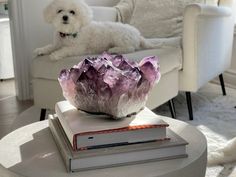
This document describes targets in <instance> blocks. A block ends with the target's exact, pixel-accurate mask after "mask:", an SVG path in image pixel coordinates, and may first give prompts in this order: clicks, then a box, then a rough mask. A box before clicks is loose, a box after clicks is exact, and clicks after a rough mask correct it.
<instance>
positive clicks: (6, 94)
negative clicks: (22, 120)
mask: <svg viewBox="0 0 236 177" xmlns="http://www.w3.org/2000/svg"><path fill="white" fill-rule="evenodd" d="M15 95H16V92H15V83H14V80H4V81H2V82H0V139H1V138H2V137H3V136H4V135H6V134H7V133H8V132H9V129H10V126H11V124H12V122H13V121H14V120H15V118H16V117H17V115H19V114H20V113H21V112H23V111H24V110H26V109H27V108H29V107H31V106H32V105H33V101H19V100H17V98H16V96H15Z"/></svg>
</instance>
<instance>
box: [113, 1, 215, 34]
mask: <svg viewBox="0 0 236 177" xmlns="http://www.w3.org/2000/svg"><path fill="white" fill-rule="evenodd" d="M208 1H209V2H208V3H210V4H215V3H216V2H215V0H208ZM204 2H205V0H122V1H121V2H120V3H119V4H118V5H117V6H116V8H117V10H118V20H119V21H121V22H123V23H129V24H131V25H133V26H135V27H136V28H138V29H139V31H140V32H141V34H142V35H143V36H144V37H146V38H154V37H155V38H157V37H159V38H166V37H174V36H181V34H182V26H183V25H182V21H183V12H184V8H185V7H186V6H187V5H189V4H191V3H204Z"/></svg>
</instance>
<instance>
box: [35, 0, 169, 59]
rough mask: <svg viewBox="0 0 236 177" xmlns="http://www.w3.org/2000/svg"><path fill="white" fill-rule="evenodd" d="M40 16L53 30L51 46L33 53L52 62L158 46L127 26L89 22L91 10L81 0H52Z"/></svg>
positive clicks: (90, 20)
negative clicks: (46, 57) (51, 25)
mask: <svg viewBox="0 0 236 177" xmlns="http://www.w3.org/2000/svg"><path fill="white" fill-rule="evenodd" d="M44 17H45V20H46V22H48V23H51V24H53V25H54V26H55V28H56V31H55V37H54V43H53V44H51V45H48V46H45V47H43V48H38V49H36V50H35V54H36V55H47V54H49V55H50V58H51V59H52V60H59V59H62V58H64V57H67V56H76V55H85V54H100V53H102V52H104V51H108V52H109V53H120V54H122V53H129V52H134V51H135V50H138V49H141V48H155V47H157V46H160V43H159V44H152V43H150V42H148V41H147V40H146V39H145V38H143V37H142V36H141V35H140V32H139V31H138V30H137V29H136V28H134V27H132V26H130V25H128V24H122V23H118V22H95V21H92V18H93V15H92V10H91V9H90V7H89V6H88V5H87V4H86V3H85V2H84V1H83V0H76V1H73V0H54V1H53V2H52V3H51V4H50V5H49V6H48V7H47V8H46V9H45V11H44ZM163 42H164V43H166V41H161V43H162V44H163ZM167 43H168V41H167ZM162 44H161V45H162Z"/></svg>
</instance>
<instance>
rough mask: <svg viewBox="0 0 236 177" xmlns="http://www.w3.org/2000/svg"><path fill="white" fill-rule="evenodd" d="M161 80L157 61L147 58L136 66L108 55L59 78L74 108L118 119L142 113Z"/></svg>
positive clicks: (89, 61) (89, 60)
mask: <svg viewBox="0 0 236 177" xmlns="http://www.w3.org/2000/svg"><path fill="white" fill-rule="evenodd" d="M159 79H160V70H159V63H158V58H157V57H155V56H151V57H145V58H144V59H142V60H141V61H140V63H136V62H133V61H128V60H127V59H126V58H124V57H123V56H122V55H109V54H107V53H104V54H102V55H101V56H98V57H95V58H89V57H88V58H86V59H84V60H83V61H81V62H80V63H79V64H78V65H75V66H74V67H72V68H71V69H69V70H67V69H64V70H62V71H61V73H60V76H59V78H58V80H59V83H60V85H61V88H62V90H63V95H64V97H65V98H66V99H67V100H68V101H69V102H70V103H71V104H72V105H73V106H75V107H76V108H78V109H80V110H84V111H87V112H92V113H106V114H109V115H111V116H112V117H114V118H121V117H126V116H127V115H129V114H133V113H136V112H138V111H140V109H142V108H143V107H144V106H145V103H146V100H147V96H148V92H149V91H150V89H151V88H152V87H153V85H154V83H157V81H159Z"/></svg>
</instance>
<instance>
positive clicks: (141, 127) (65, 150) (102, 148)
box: [49, 101, 188, 172]
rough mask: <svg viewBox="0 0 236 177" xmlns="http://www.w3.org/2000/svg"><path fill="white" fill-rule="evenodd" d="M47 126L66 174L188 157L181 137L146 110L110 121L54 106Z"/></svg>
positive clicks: (63, 103) (64, 105) (62, 104)
mask: <svg viewBox="0 0 236 177" xmlns="http://www.w3.org/2000/svg"><path fill="white" fill-rule="evenodd" d="M55 111H56V115H50V116H49V127H50V130H51V132H52V135H53V137H54V140H55V142H56V144H57V146H58V149H59V151H60V153H61V156H62V159H63V161H64V163H65V166H66V168H67V170H68V171H69V172H76V171H81V170H89V169H96V168H106V167H113V166H120V165H128V164H135V163H144V162H149V161H159V160H167V159H174V158H183V157H187V154H186V145H187V144H188V143H187V142H186V141H185V140H184V139H183V138H181V137H180V136H178V135H177V134H176V133H174V132H173V131H171V130H170V129H169V128H167V127H168V126H169V125H168V124H167V123H166V122H164V121H163V120H162V119H160V117H159V116H157V115H156V114H154V113H153V112H152V111H150V110H149V109H148V108H145V109H144V110H142V111H140V112H139V113H138V114H136V115H134V116H131V117H128V118H124V119H120V120H113V119H111V118H109V117H108V116H106V115H94V114H88V113H85V112H83V111H79V110H77V109H76V108H75V107H73V106H72V105H70V104H69V103H68V102H67V101H61V102H58V103H56V106H55Z"/></svg>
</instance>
